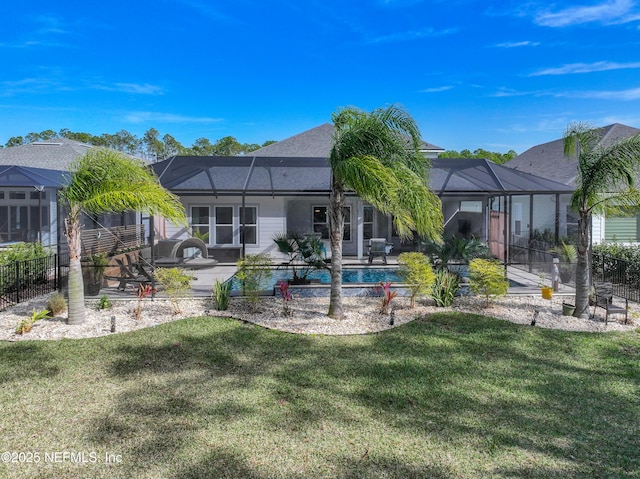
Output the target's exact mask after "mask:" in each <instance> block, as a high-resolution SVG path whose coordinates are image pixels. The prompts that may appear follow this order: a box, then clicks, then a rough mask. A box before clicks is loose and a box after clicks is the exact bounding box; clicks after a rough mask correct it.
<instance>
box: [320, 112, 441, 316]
mask: <svg viewBox="0 0 640 479" xmlns="http://www.w3.org/2000/svg"><path fill="white" fill-rule="evenodd" d="M332 120H333V123H334V125H335V133H334V137H333V147H332V149H331V154H330V156H329V160H330V163H331V170H332V182H331V198H330V207H329V229H330V239H331V296H330V303H329V313H328V314H329V316H330V317H332V318H337V319H339V318H342V317H343V316H344V311H343V307H342V238H343V234H344V206H345V192H346V191H348V190H353V191H354V192H355V193H356V194H357V195H358V196H359V197H360V198H362V199H363V200H365V201H367V202H369V203H370V204H371V205H373V206H374V207H375V208H377V209H378V210H379V211H381V212H382V213H384V214H391V215H394V225H395V228H396V231H398V233H399V235H400V236H401V237H403V238H411V237H412V235H413V232H414V231H415V232H417V233H418V234H419V235H421V236H423V237H426V238H437V237H439V236H440V234H441V232H442V207H441V204H440V200H439V198H438V197H437V196H436V195H435V194H433V193H432V192H431V191H430V190H429V188H428V187H427V179H428V178H427V175H428V167H429V163H428V160H427V159H426V158H425V157H424V155H422V154H421V153H420V152H419V150H418V148H419V145H420V142H421V137H420V130H419V129H418V126H417V125H416V123H415V121H414V119H413V118H412V117H411V116H410V115H409V114H408V113H407V112H406V111H405V110H404V109H402V108H400V107H398V106H394V105H392V106H390V107H387V108H379V109H376V110H374V111H372V112H371V113H367V112H364V111H362V110H360V109H357V108H353V107H349V108H344V109H340V110H338V111H337V112H335V113H334V114H333V116H332Z"/></svg>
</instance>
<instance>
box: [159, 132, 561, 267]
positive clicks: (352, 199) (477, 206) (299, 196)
mask: <svg viewBox="0 0 640 479" xmlns="http://www.w3.org/2000/svg"><path fill="white" fill-rule="evenodd" d="M332 134H333V126H332V125H329V124H325V125H321V126H319V127H316V128H313V129H311V130H308V131H306V132H303V133H300V134H298V135H295V136H293V137H291V138H288V139H285V140H282V141H280V142H278V143H274V144H272V145H269V146H266V147H264V148H261V149H259V150H257V151H255V152H252V153H251V155H250V156H244V157H174V158H170V159H168V160H165V161H163V162H160V163H155V164H154V165H153V168H154V170H155V171H156V173H157V174H158V176H159V178H160V181H161V183H162V185H163V186H164V187H165V188H167V189H169V190H170V191H172V192H173V193H175V194H177V195H178V196H179V197H180V198H181V200H182V202H183V204H184V205H185V208H186V210H187V215H188V217H189V221H190V225H191V229H192V230H194V231H197V232H198V234H199V236H201V237H203V236H204V237H205V238H206V242H207V243H208V244H209V246H210V250H211V253H212V255H213V256H214V257H217V256H218V255H221V254H222V253H224V254H225V255H226V254H227V253H228V252H229V251H235V252H237V253H238V254H239V253H240V252H241V251H243V252H246V253H250V254H255V253H262V252H266V253H273V254H274V255H276V247H275V244H274V242H273V236H274V235H276V234H279V233H284V232H288V231H294V232H297V233H302V234H315V235H318V236H319V237H320V238H321V239H322V240H323V241H325V242H326V243H327V247H326V249H327V251H329V250H330V248H329V247H328V240H329V230H328V221H327V211H328V208H329V194H330V185H331V169H330V167H329V163H328V157H329V152H330V150H331V145H332ZM424 150H425V152H426V154H427V155H432V156H434V155H435V154H436V152H437V151H442V149H441V148H439V147H436V146H434V145H430V144H428V143H425V148H424ZM431 163H432V169H431V175H430V186H431V189H432V190H433V191H434V192H436V193H437V194H438V195H439V196H440V197H441V200H442V203H443V213H444V217H445V222H446V226H445V230H446V232H449V233H455V234H459V235H464V236H472V235H473V236H475V237H477V238H480V239H482V240H484V241H487V242H489V243H491V245H492V250H493V251H494V252H495V254H496V255H497V256H499V257H502V258H504V257H505V254H508V253H507V252H506V249H507V248H506V247H505V245H506V244H507V236H506V232H507V230H508V228H507V227H506V223H505V215H504V208H509V204H510V199H509V198H511V197H512V196H513V195H521V196H526V197H527V198H537V196H538V195H544V196H545V199H546V197H547V196H552V197H553V198H556V196H557V195H560V194H568V193H569V192H570V191H571V189H570V188H569V187H567V186H566V185H562V184H560V183H556V182H554V181H550V180H548V179H544V178H540V177H537V176H534V175H530V174H526V173H522V172H517V171H514V170H512V169H510V168H506V167H504V166H501V165H497V164H495V163H493V162H491V161H488V160H482V159H449V158H447V159H438V158H432V159H431ZM534 202H535V199H534V200H533V201H532V204H533V203H534ZM346 203H347V206H346V211H345V213H346V220H345V223H346V224H345V236H344V243H343V252H344V254H345V255H353V256H357V257H359V258H361V257H363V256H364V255H365V254H366V248H367V245H368V240H369V239H370V238H372V237H384V238H386V239H387V241H389V242H391V243H393V245H394V249H395V250H396V251H398V250H402V249H403V248H413V246H414V245H404V244H402V243H401V241H400V239H399V238H398V237H397V235H396V234H395V231H394V228H393V222H392V218H391V217H388V216H387V215H383V214H381V213H380V212H378V211H377V210H375V209H374V208H373V207H372V206H371V205H369V204H367V203H365V202H364V201H362V200H361V199H360V198H358V197H357V196H355V195H354V194H351V195H348V197H347V202H346ZM542 208H543V209H544V213H545V214H546V215H547V216H548V218H547V219H546V224H550V225H555V224H556V223H557V222H556V220H555V217H554V212H555V211H550V210H549V207H548V204H546V203H545V204H543V205H542ZM189 234H190V232H188V231H186V230H184V229H180V228H176V227H174V226H173V225H166V229H165V237H166V238H168V239H183V238H186V237H188V236H189Z"/></svg>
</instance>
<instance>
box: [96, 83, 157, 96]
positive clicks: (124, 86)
mask: <svg viewBox="0 0 640 479" xmlns="http://www.w3.org/2000/svg"><path fill="white" fill-rule="evenodd" d="M93 88H95V89H96V90H105V91H116V92H122V93H135V94H140V95H162V94H164V90H163V89H162V88H161V87H159V86H157V85H151V84H149V83H143V84H138V83H114V84H113V85H95V86H94V87H93Z"/></svg>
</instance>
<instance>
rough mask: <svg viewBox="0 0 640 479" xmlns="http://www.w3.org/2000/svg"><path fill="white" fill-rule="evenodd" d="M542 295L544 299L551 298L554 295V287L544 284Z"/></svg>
mask: <svg viewBox="0 0 640 479" xmlns="http://www.w3.org/2000/svg"><path fill="white" fill-rule="evenodd" d="M542 297H543V298H544V299H551V298H552V297H553V288H552V287H551V286H543V287H542Z"/></svg>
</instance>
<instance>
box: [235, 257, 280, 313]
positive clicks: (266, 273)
mask: <svg viewBox="0 0 640 479" xmlns="http://www.w3.org/2000/svg"><path fill="white" fill-rule="evenodd" d="M237 264H238V272H237V273H236V277H237V278H238V279H239V280H240V281H241V282H242V289H243V292H244V295H245V297H246V299H247V302H248V303H249V305H250V306H251V311H253V312H254V313H255V312H257V311H258V299H259V296H260V291H261V290H264V289H268V288H269V286H268V284H267V283H268V281H269V280H270V279H271V276H272V275H273V273H272V270H271V264H272V263H271V256H269V255H268V254H264V253H261V254H248V255H246V256H245V257H244V258H241V259H239V260H238V263H237Z"/></svg>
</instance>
